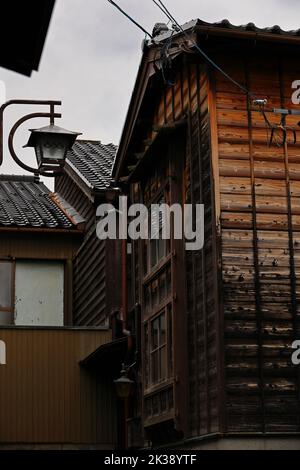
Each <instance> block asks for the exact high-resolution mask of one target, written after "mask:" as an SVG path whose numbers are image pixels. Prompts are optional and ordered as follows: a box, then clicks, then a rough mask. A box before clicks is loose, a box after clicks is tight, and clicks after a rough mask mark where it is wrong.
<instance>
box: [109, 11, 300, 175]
mask: <svg viewBox="0 0 300 470" xmlns="http://www.w3.org/2000/svg"><path fill="white" fill-rule="evenodd" d="M182 28H183V30H184V33H182V32H181V31H179V32H175V33H174V32H173V33H172V31H171V30H169V31H167V32H164V33H162V34H160V35H158V36H155V38H154V40H153V39H151V40H149V41H147V42H145V47H144V51H143V55H142V58H141V62H140V66H139V69H138V73H137V77H136V81H135V85H134V88H133V92H132V95H131V99H130V103H129V107H128V111H127V115H126V119H125V123H124V126H123V131H122V134H121V139H120V144H119V147H118V151H117V155H116V159H115V164H114V168H113V172H112V176H113V178H115V179H117V180H118V178H119V177H120V172H121V169H122V164H123V160H124V158H125V155H126V152H127V149H128V145H129V142H130V139H131V136H132V133H133V129H134V126H135V123H136V121H137V118H138V113H139V111H140V107H141V104H142V101H143V98H144V95H145V92H146V89H147V85H148V81H149V78H150V77H151V76H152V75H153V74H154V73H155V71H153V65H152V62H151V54H153V51H154V50H157V48H158V47H160V45H161V44H162V43H164V42H165V41H166V40H167V39H168V38H169V37H170V36H171V34H172V37H176V38H177V39H178V38H180V37H181V38H185V37H186V35H188V36H190V37H191V36H193V35H197V34H205V35H206V37H207V38H208V39H209V37H211V36H219V37H232V38H243V39H254V40H256V41H257V40H258V39H261V40H262V41H267V42H268V41H271V42H277V43H288V44H291V43H293V44H299V45H300V28H299V29H297V30H291V31H284V30H282V29H281V28H280V27H279V26H277V25H275V26H272V27H269V28H259V27H257V26H256V25H255V24H253V23H248V24H246V25H239V26H236V25H233V24H231V23H230V22H229V21H228V20H222V21H220V22H215V23H208V22H205V21H202V20H200V19H195V20H191V21H189V22H187V23H185V24H183V25H182ZM195 37H196V36H195ZM181 52H182V51H181Z"/></svg>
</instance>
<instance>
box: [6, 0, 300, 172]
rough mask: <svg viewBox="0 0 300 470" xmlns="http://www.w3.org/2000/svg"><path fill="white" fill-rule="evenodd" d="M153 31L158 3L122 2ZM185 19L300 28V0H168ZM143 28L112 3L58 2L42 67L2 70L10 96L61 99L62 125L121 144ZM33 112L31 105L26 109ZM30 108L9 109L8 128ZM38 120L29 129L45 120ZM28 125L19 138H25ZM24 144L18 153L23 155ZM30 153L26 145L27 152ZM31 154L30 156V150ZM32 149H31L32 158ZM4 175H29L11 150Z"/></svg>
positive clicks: (149, 0)
mask: <svg viewBox="0 0 300 470" xmlns="http://www.w3.org/2000/svg"><path fill="white" fill-rule="evenodd" d="M116 1H117V2H118V3H119V5H120V6H121V7H122V8H123V9H125V10H126V11H128V12H129V13H130V14H131V15H132V16H134V17H135V18H136V19H137V20H138V21H139V22H140V23H141V24H142V25H143V26H144V27H145V28H146V29H148V30H149V31H150V32H151V31H152V28H153V25H154V23H156V22H161V21H163V22H166V18H165V17H164V15H163V13H162V12H160V11H159V10H158V8H157V7H156V6H155V5H154V3H153V2H152V0H116ZM165 3H166V5H167V6H168V7H169V9H170V10H171V12H172V13H173V15H174V16H175V17H176V18H177V20H178V21H179V22H180V23H184V22H186V21H188V20H190V19H194V18H201V19H203V20H205V21H219V20H222V19H224V18H227V19H229V20H230V21H231V22H232V23H234V24H242V23H248V22H249V21H252V22H254V23H255V24H256V25H257V26H259V27H266V26H271V25H274V24H279V25H280V26H281V27H282V28H283V29H298V28H299V27H300V20H299V18H300V2H299V0H251V1H248V2H242V1H241V0H165ZM142 40H143V33H142V32H141V31H140V30H138V29H137V28H136V27H135V26H134V25H133V24H132V23H130V22H129V21H128V20H127V19H126V18H124V17H123V16H122V15H121V14H120V13H119V12H118V11H117V10H116V9H114V8H113V7H112V6H111V5H110V4H109V3H108V2H107V0H56V6H55V9H54V13H53V16H52V21H51V23H50V28H49V32H48V37H47V40H46V44H45V48H44V52H43V55H42V60H41V63H40V69H39V71H38V72H34V73H33V75H32V77H31V78H28V77H23V76H22V75H19V74H17V73H14V72H9V71H7V70H4V69H2V68H0V80H4V81H5V84H6V98H7V99H12V98H32V99H60V100H62V101H63V107H62V113H63V118H62V119H60V120H58V121H57V124H58V125H61V126H63V127H66V128H68V129H70V130H76V131H81V132H83V136H82V138H91V139H99V140H101V141H102V142H104V143H108V142H114V143H118V141H119V138H120V134H121V131H122V127H123V123H124V119H125V115H126V111H127V107H128V104H129V99H130V95H131V92H132V88H133V84H134V80H135V76H136V72H137V67H138V64H139V61H140V58H141V42H142ZM299 78H300V77H299ZM26 111H27V110H26ZM20 113H21V115H22V114H24V110H21V111H20V110H19V111H17V110H12V111H9V112H7V116H6V123H7V128H8V127H9V124H10V123H12V122H13V121H14V120H15V119H16V118H17V117H18V116H20ZM45 124H46V123H45V122H44V121H41V122H39V121H38V120H36V121H32V122H30V126H29V127H39V126H41V125H45ZM27 137H28V136H27V133H26V132H25V130H21V131H20V134H19V137H18V140H17V143H18V144H19V145H20V144H21V143H25V141H26V140H27ZM19 145H18V147H17V148H18V151H20V152H21V150H20V147H19ZM22 152H24V150H22ZM26 152H27V153H26ZM30 152H31V150H26V151H25V154H24V155H25V158H28V160H27V161H30V162H31V161H32V162H33V161H34V160H31V153H30ZM1 170H2V171H1V172H2V173H12V172H14V173H23V171H22V170H21V169H20V168H18V167H16V166H15V165H13V164H12V163H11V161H10V158H9V157H8V156H7V154H6V158H5V162H4V165H3V167H2V169H1Z"/></svg>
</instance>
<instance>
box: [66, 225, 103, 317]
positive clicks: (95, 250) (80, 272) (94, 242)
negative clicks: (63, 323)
mask: <svg viewBox="0 0 300 470" xmlns="http://www.w3.org/2000/svg"><path fill="white" fill-rule="evenodd" d="M105 247H106V242H105V241H104V240H99V239H98V238H97V237H96V234H95V233H94V232H92V233H90V235H88V236H87V237H86V240H85V242H84V244H83V245H82V246H81V248H80V250H79V252H78V253H77V255H76V256H75V258H74V260H73V272H74V285H73V289H74V290H73V296H74V322H75V324H76V325H88V326H89V325H100V324H103V323H105V321H106V318H107V315H106V301H107V299H106V282H107V279H106V277H107V273H106V250H105Z"/></svg>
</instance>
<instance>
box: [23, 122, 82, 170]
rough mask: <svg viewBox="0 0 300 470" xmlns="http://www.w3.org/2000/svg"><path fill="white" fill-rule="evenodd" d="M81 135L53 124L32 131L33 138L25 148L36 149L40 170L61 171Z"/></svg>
mask: <svg viewBox="0 0 300 470" xmlns="http://www.w3.org/2000/svg"><path fill="white" fill-rule="evenodd" d="M79 134H80V133H79V132H73V131H68V130H66V129H63V128H61V127H58V126H55V125H54V124H51V125H50V126H46V127H42V128H40V129H31V136H30V138H29V141H28V143H27V144H26V145H25V147H34V149H35V153H36V159H37V163H38V168H39V170H54V171H55V170H60V169H61V168H62V167H63V165H64V162H65V159H66V156H67V151H68V150H69V149H71V148H72V146H73V144H74V142H75V140H76V138H77V136H78V135H79Z"/></svg>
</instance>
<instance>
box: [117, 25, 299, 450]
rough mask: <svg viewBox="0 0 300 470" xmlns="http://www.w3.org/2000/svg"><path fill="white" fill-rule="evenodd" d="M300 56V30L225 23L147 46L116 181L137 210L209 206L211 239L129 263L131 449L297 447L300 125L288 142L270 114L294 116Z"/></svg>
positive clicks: (151, 250) (144, 247)
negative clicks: (261, 102) (261, 103)
mask: <svg viewBox="0 0 300 470" xmlns="http://www.w3.org/2000/svg"><path fill="white" fill-rule="evenodd" d="M299 46H300V36H299V30H298V31H283V30H281V29H280V28H279V27H278V26H274V27H273V28H266V29H259V28H257V27H256V26H255V25H253V24H252V23H249V24H248V25H246V26H233V25H231V24H230V23H229V22H228V21H227V20H224V21H222V22H221V23H216V24H208V23H205V22H203V21H200V20H196V21H192V22H190V23H188V24H186V25H184V26H183V32H174V31H173V32H172V31H170V30H167V27H157V28H156V35H155V37H154V40H153V41H152V42H151V41H149V42H146V43H145V45H144V51H143V56H142V60H141V65H140V68H139V71H138V75H137V80H136V84H135V87H134V91H133V95H132V98H131V102H130V106H129V111H128V115H127V118H126V122H125V126H124V131H123V134H122V137H121V142H120V146H119V149H118V152H117V157H116V163H115V167H114V172H113V177H114V178H115V179H116V182H117V184H119V185H122V186H123V189H124V193H127V194H128V195H129V197H130V201H131V202H143V203H145V204H146V205H150V204H151V203H153V202H156V203H157V202H168V203H180V204H184V203H191V204H204V209H205V217H204V223H205V227H204V229H205V237H204V238H205V242H204V247H203V249H201V250H198V251H187V250H185V246H184V241H182V240H176V239H171V240H170V242H168V241H163V240H160V241H155V240H153V241H144V242H143V241H141V240H139V241H135V242H132V249H131V254H129V255H127V279H128V303H127V304H126V305H124V304H123V311H126V312H127V327H128V329H133V330H134V331H135V332H136V336H137V339H138V341H137V344H138V345H139V343H140V344H141V346H140V348H139V353H140V362H139V363H138V365H137V366H135V374H136V380H137V382H138V395H137V397H138V399H137V397H135V399H134V403H133V406H132V409H131V411H130V418H131V419H130V420H129V429H128V436H129V437H128V440H129V441H128V444H129V446H138V445H142V442H141V439H139V435H141V434H143V435H144V439H145V442H148V440H149V441H150V442H152V445H154V446H156V445H167V444H169V445H171V446H174V445H175V444H176V445H177V446H186V447H190V448H214V449H217V448H218V449H219V448H273V449H274V448H281V447H282V448H298V449H299V448H300V439H299V437H300V401H299V397H300V381H299V377H300V376H299V366H298V367H297V366H295V365H293V364H292V362H291V355H292V349H291V344H292V342H293V340H294V339H296V338H298V339H299V337H300V331H299V319H300V317H299V311H300V310H299V304H298V302H299V278H300V264H299V249H298V247H299V242H300V232H299V229H300V225H299V220H300V219H299V201H300V192H299V191H300V156H299V154H300V133H299V132H298V129H299V127H298V125H297V123H298V121H299V116H298V117H297V116H293V115H288V116H287V121H286V125H287V126H288V127H284V129H283V130H282V128H280V126H278V125H279V124H280V118H281V115H280V114H274V113H273V112H272V109H273V108H289V109H294V108H295V109H299V105H298V104H296V105H295V104H293V102H292V99H291V97H292V93H293V91H295V90H294V89H293V88H292V83H293V82H294V81H295V80H297V79H299V76H300V69H299V65H298V64H299V54H300V52H299V51H300V48H299ZM197 47H200V48H202V51H203V50H204V51H205V53H206V54H207V55H208V56H209V57H210V58H211V59H212V60H213V61H214V62H215V63H216V64H218V65H219V66H220V67H221V68H222V69H223V70H224V71H225V72H226V73H227V74H228V75H229V76H230V77H232V78H233V80H235V81H236V82H238V83H239V84H240V85H241V86H238V85H237V84H236V83H234V82H233V81H231V80H230V79H228V77H226V76H224V74H222V73H221V72H220V71H218V70H217V69H216V67H214V66H213V65H212V64H211V63H209V62H208V61H207V60H205V59H204V57H203V54H202V53H201V52H199V50H197ZM247 90H248V91H249V92H246V91H247ZM254 98H259V99H267V104H266V106H265V111H266V113H265V115H266V117H267V119H268V121H269V123H270V125H268V124H267V123H266V120H265V119H264V116H263V114H262V112H260V109H259V108H258V107H257V106H255V105H254V104H253V99H254ZM272 126H273V127H274V128H275V131H274V132H275V134H274V136H275V135H276V139H273V141H272V142H270V135H271V130H272V129H271V128H272ZM285 131H287V132H286V136H287V138H286V141H284V138H283V136H284V133H285ZM294 131H295V132H294ZM274 136H273V137H274ZM295 137H296V142H294V138H295ZM138 307H139V308H140V313H141V315H140V321H139V319H138V318H139V317H138V315H135V316H133V315H132V314H131V312H133V310H135V311H136V310H137V309H138ZM142 441H143V439H142Z"/></svg>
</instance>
